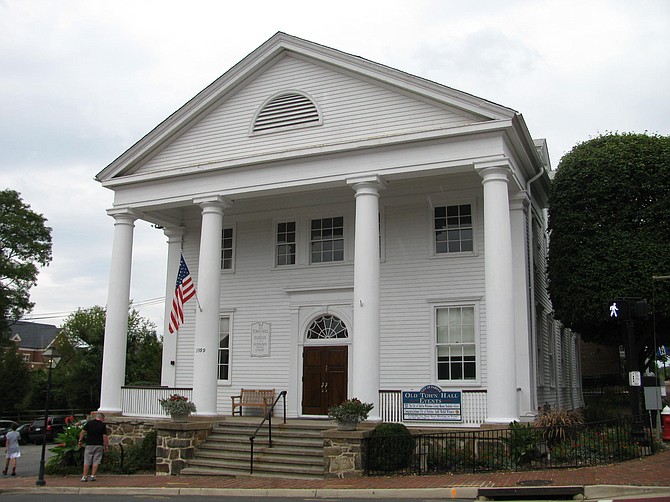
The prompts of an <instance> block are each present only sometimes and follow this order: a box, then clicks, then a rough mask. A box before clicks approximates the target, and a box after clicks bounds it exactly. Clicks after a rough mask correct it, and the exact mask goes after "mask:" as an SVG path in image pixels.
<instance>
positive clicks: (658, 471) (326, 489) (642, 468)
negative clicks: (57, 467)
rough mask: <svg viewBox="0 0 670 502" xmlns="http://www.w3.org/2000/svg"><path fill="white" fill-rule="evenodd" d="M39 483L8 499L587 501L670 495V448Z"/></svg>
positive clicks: (10, 485)
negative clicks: (420, 472) (352, 469)
mask: <svg viewBox="0 0 670 502" xmlns="http://www.w3.org/2000/svg"><path fill="white" fill-rule="evenodd" d="M35 481H36V480H35V478H32V477H30V478H25V477H21V476H17V477H15V478H12V477H10V476H3V477H2V479H0V494H2V493H38V492H44V493H46V492H50V493H98V494H103V493H116V494H119V493H124V492H128V493H132V494H140V493H144V494H163V495H168V494H172V495H238V496H239V495H254V496H257V497H258V496H276V497H282V496H294V497H317V498H320V497H329V498H336V497H345V496H347V497H371V496H374V495H380V496H382V495H384V494H386V495H387V496H388V495H390V494H391V492H390V491H389V490H391V491H393V495H392V496H405V497H414V496H417V497H421V498H426V499H428V498H447V499H449V498H474V497H476V496H477V490H478V489H479V488H490V487H521V486H584V487H585V490H586V496H587V498H589V499H593V498H613V497H622V496H627V495H629V496H637V497H640V496H645V495H647V496H652V495H653V494H657V495H660V494H664V495H670V448H666V449H664V450H663V451H661V452H660V453H658V454H656V455H652V456H650V457H645V458H643V459H640V460H630V461H628V462H623V463H619V464H611V465H606V466H598V467H586V468H579V469H552V470H542V471H528V472H525V471H524V472H497V473H483V474H453V475H451V474H443V475H429V476H395V477H363V478H353V479H323V480H295V479H281V478H260V477H241V478H224V477H216V476H152V475H130V476H120V475H105V474H101V475H100V476H99V477H98V480H97V481H95V482H93V483H92V482H88V483H82V482H81V481H80V478H79V476H66V477H59V476H47V477H46V486H43V487H38V486H36V485H35Z"/></svg>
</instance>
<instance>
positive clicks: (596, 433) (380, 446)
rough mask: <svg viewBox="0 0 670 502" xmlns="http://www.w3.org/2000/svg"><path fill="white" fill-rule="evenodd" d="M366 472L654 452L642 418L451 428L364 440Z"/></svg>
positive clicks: (468, 468) (480, 468)
mask: <svg viewBox="0 0 670 502" xmlns="http://www.w3.org/2000/svg"><path fill="white" fill-rule="evenodd" d="M366 449H367V452H368V453H367V458H366V461H365V472H366V474H368V475H389V474H427V473H446V472H486V471H499V470H533V469H557V468H577V467H586V466H594V465H604V464H610V463H614V462H621V461H624V460H630V459H634V458H640V457H643V456H647V455H651V454H653V453H654V451H655V450H656V449H657V445H655V444H654V435H653V433H652V430H651V428H650V427H649V425H648V424H647V423H646V422H645V421H644V420H643V419H642V417H634V418H630V417H629V418H623V419H618V420H610V421H605V422H598V423H591V424H585V425H583V426H576V427H562V428H557V427H554V428H551V427H534V426H532V425H530V424H526V425H521V424H516V425H515V426H513V427H510V428H508V429H495V430H477V431H449V432H441V433H435V434H418V435H414V436H411V437H409V436H391V437H374V436H373V437H370V438H367V439H366Z"/></svg>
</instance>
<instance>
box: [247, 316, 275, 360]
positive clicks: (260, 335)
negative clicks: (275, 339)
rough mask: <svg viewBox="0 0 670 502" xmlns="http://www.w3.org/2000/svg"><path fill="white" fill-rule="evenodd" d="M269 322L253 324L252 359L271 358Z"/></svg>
mask: <svg viewBox="0 0 670 502" xmlns="http://www.w3.org/2000/svg"><path fill="white" fill-rule="evenodd" d="M271 327H272V324H270V323H269V322H252V323H251V357H270V328H271Z"/></svg>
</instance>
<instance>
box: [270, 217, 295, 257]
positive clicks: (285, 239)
mask: <svg viewBox="0 0 670 502" xmlns="http://www.w3.org/2000/svg"><path fill="white" fill-rule="evenodd" d="M296 235H297V234H296V223H295V221H286V222H281V223H277V243H276V251H275V264H276V266H278V267H280V266H283V265H295V257H296Z"/></svg>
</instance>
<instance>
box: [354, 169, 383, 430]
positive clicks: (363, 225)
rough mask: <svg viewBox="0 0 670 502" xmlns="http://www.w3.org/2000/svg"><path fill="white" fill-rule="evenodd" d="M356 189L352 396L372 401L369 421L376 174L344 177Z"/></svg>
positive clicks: (376, 279)
mask: <svg viewBox="0 0 670 502" xmlns="http://www.w3.org/2000/svg"><path fill="white" fill-rule="evenodd" d="M347 183H348V184H350V185H352V187H353V189H354V190H355V191H356V195H355V198H356V234H355V243H354V329H353V337H352V341H353V345H352V350H353V355H352V361H353V370H352V372H351V376H352V385H351V390H352V395H351V396H349V397H357V398H358V399H360V400H361V401H363V402H367V403H373V404H374V406H375V407H374V408H373V410H372V411H371V412H370V415H369V418H370V419H371V420H379V419H380V410H379V283H380V266H379V190H380V189H381V188H383V187H384V181H383V180H382V178H380V177H379V176H369V177H365V178H355V179H351V180H347Z"/></svg>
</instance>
